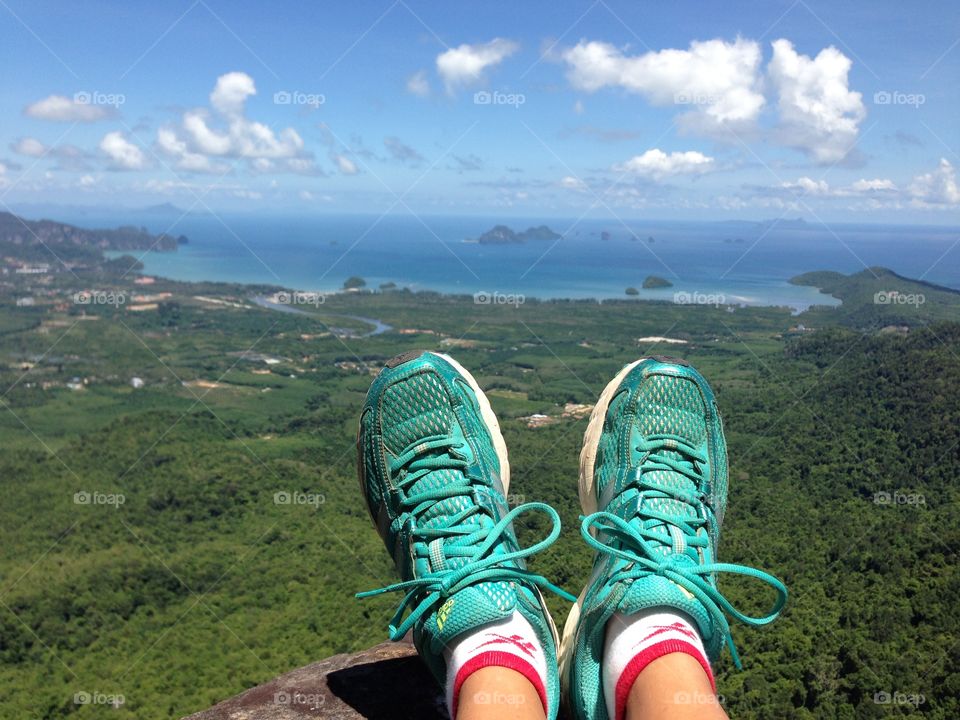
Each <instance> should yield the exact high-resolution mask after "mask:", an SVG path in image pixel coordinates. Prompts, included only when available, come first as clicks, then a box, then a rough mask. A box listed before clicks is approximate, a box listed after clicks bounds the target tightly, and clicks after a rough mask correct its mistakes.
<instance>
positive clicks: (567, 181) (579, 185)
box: [560, 175, 587, 191]
mask: <svg viewBox="0 0 960 720" xmlns="http://www.w3.org/2000/svg"><path fill="white" fill-rule="evenodd" d="M560 187H563V188H566V189H567V190H577V191H582V190H586V189H587V184H586V183H585V182H584V181H583V180H581V179H580V178H575V177H573V176H572V175H567V176H566V177H565V178H562V179H561V180H560Z"/></svg>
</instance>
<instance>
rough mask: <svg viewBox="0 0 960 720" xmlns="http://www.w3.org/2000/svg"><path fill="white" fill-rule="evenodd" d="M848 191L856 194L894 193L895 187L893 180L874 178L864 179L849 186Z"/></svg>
mask: <svg viewBox="0 0 960 720" xmlns="http://www.w3.org/2000/svg"><path fill="white" fill-rule="evenodd" d="M850 189H851V190H853V192H856V193H873V192H895V191H896V189H897V186H896V185H894V183H893V180H888V179H886V178H874V179H873V180H867V179H865V178H864V179H860V180H857V181H856V182H854V183H853V184H852V185H850Z"/></svg>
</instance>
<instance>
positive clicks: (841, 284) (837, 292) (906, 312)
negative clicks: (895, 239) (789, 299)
mask: <svg viewBox="0 0 960 720" xmlns="http://www.w3.org/2000/svg"><path fill="white" fill-rule="evenodd" d="M790 282H791V283H793V284H794V285H807V286H811V287H816V288H819V289H820V292H822V293H825V294H827V295H832V296H833V297H835V298H839V299H840V300H842V301H843V307H842V314H843V322H844V323H845V324H847V325H852V326H855V327H862V328H881V327H885V326H897V325H905V326H918V325H922V324H925V323H929V322H936V321H938V320H954V321H955V320H960V291H957V290H954V289H953V288H948V287H943V286H940V285H934V284H933V283H929V282H925V281H923V280H913V279H911V278H907V277H903V276H902V275H898V274H897V273H895V272H894V271H893V270H889V269H887V268H883V267H871V268H866V269H864V270H861V271H860V272H857V273H853V274H851V275H844V274H842V273H838V272H830V271H819V272H809V273H804V274H803V275H798V276H796V277H794V278H791V280H790ZM814 313H815V314H816V311H814Z"/></svg>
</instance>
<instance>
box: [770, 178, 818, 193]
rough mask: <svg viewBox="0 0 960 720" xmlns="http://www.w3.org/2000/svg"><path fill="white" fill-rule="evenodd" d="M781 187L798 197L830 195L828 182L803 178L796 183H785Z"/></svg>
mask: <svg viewBox="0 0 960 720" xmlns="http://www.w3.org/2000/svg"><path fill="white" fill-rule="evenodd" d="M780 187H782V188H783V189H784V190H789V191H790V192H792V193H795V194H797V195H829V194H830V184H829V183H828V182H827V181H826V180H813V179H812V178H808V177H802V178H799V179H798V180H797V181H796V182H784V183H781V185H780Z"/></svg>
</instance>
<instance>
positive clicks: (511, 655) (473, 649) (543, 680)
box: [443, 611, 549, 718]
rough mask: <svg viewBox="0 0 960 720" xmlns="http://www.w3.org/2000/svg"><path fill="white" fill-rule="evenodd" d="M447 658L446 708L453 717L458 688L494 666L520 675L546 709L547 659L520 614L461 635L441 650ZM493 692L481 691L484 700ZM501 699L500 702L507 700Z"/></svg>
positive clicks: (493, 698)
mask: <svg viewBox="0 0 960 720" xmlns="http://www.w3.org/2000/svg"><path fill="white" fill-rule="evenodd" d="M443 656H444V659H445V660H446V661H447V710H448V711H449V712H450V717H451V718H455V717H456V712H457V704H458V703H459V701H460V687H461V686H462V685H463V683H464V681H465V680H466V679H467V678H468V677H470V675H471V674H472V673H474V672H476V671H477V670H479V669H480V668H485V667H490V666H491V665H495V666H498V667H505V668H509V669H510V670H515V671H517V672H518V673H520V674H521V675H523V676H524V677H525V678H527V680H529V681H530V684H531V685H533V687H534V688H536V690H537V694H538V695H539V696H540V702H542V703H543V711H544V712H545V713H547V715H548V716H549V712H548V710H547V658H546V656H545V654H544V652H543V647H542V646H541V644H540V638H539V637H537V634H536V632H534V630H533V627H532V626H531V625H530V623H529V622H527V619H526V618H525V617H523V615H521V614H520V613H518V612H516V611H514V612H513V615H511V616H510V617H509V618H507V619H506V620H504V621H502V622H498V623H492V624H490V625H484V626H483V627H482V628H480V629H479V630H477V631H476V632H473V633H469V634H465V635H461V636H460V637H459V638H457V640H456V642H454V643H453V644H452V645H450V646H449V647H447V648H446V649H445V650H444V651H443ZM496 694H497V693H496V691H495V690H491V691H490V692H487V693H484V695H485V696H487V697H486V698H484V699H480V698H478V699H477V702H482V701H486V702H488V703H496V702H498V699H497V697H496ZM509 700H510V699H509V698H504V699H503V700H502V702H509Z"/></svg>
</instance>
